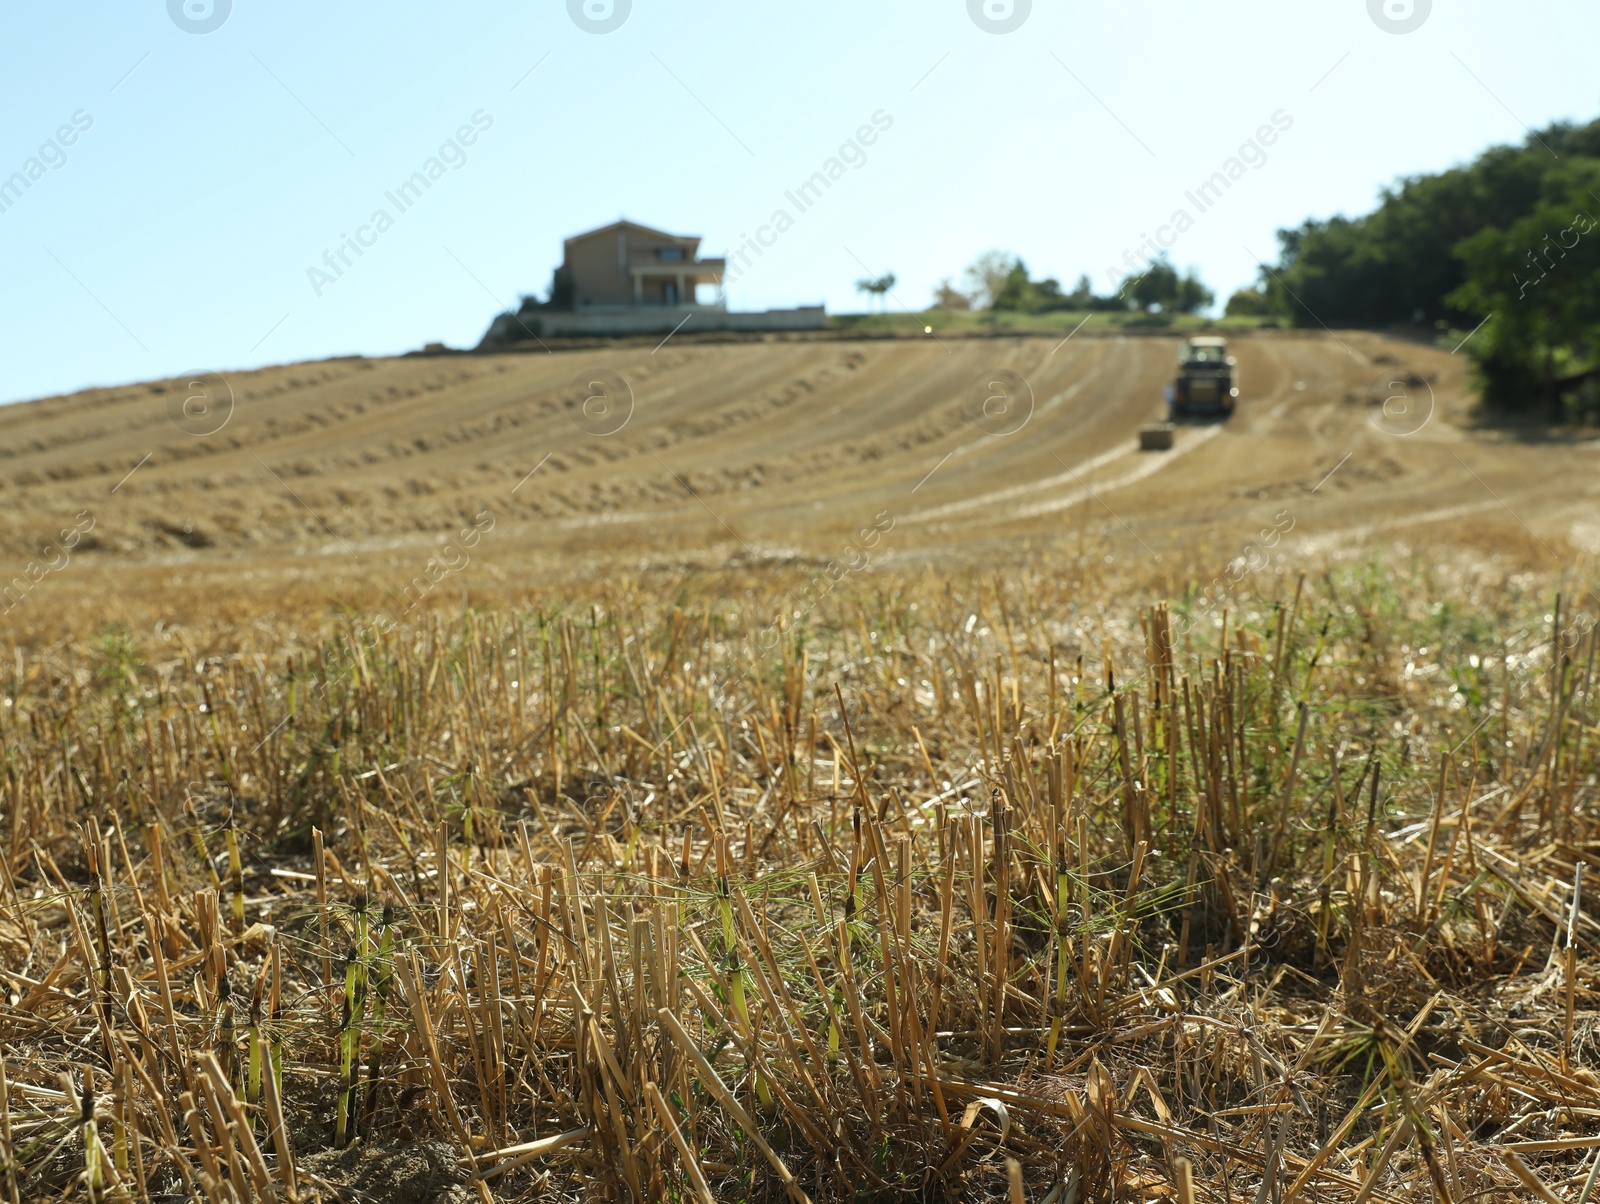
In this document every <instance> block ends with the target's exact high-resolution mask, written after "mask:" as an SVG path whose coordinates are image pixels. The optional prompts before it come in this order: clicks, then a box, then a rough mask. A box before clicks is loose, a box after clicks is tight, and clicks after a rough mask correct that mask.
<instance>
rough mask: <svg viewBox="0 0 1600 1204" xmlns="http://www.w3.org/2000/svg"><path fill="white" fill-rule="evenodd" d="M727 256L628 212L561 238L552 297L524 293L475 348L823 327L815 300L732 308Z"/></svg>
mask: <svg viewBox="0 0 1600 1204" xmlns="http://www.w3.org/2000/svg"><path fill="white" fill-rule="evenodd" d="M726 271H727V261H726V260H725V259H722V258H707V259H703V258H701V256H700V236H699V235H697V234H668V233H667V232H666V231H665V230H657V229H655V228H653V227H651V226H645V225H641V224H640V223H638V222H630V221H627V220H626V219H624V220H621V221H615V222H612V223H611V224H610V225H608V226H601V227H599V228H598V229H596V230H589V231H587V232H585V233H583V234H574V235H573V236H572V237H571V238H569V239H567V240H566V241H565V242H564V243H563V244H562V260H561V265H560V266H559V267H558V268H556V270H555V273H554V275H553V276H552V277H551V281H550V298H549V300H547V301H539V300H537V299H536V298H533V297H525V298H524V299H523V302H522V306H521V308H519V309H518V310H517V311H516V312H515V313H503V314H500V315H499V316H498V317H496V318H495V320H494V322H493V323H491V324H490V326H489V330H488V332H487V333H486V334H485V335H484V336H483V341H482V342H481V343H480V344H479V347H480V349H486V348H493V347H504V346H508V345H510V344H513V343H517V342H521V341H523V340H528V339H533V338H539V337H562V336H580V337H581V336H584V335H599V336H621V335H648V334H664V333H666V332H668V331H675V330H679V329H683V330H685V331H704V330H748V331H762V330H821V329H823V328H824V327H825V326H826V325H827V312H826V311H825V310H824V308H823V307H822V306H820V305H814V306H802V307H800V308H797V309H769V310H766V311H764V312H759V313H757V312H751V313H736V312H731V311H729V309H728V307H727V299H726V296H725V295H724V293H723V289H722V282H723V277H724V275H725V273H726Z"/></svg>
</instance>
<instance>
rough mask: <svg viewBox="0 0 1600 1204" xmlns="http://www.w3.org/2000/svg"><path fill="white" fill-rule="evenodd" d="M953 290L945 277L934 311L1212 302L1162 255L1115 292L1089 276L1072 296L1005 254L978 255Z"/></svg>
mask: <svg viewBox="0 0 1600 1204" xmlns="http://www.w3.org/2000/svg"><path fill="white" fill-rule="evenodd" d="M963 284H964V286H965V287H963V288H957V287H956V286H955V285H954V284H952V283H951V282H950V281H949V280H948V279H946V280H945V281H943V282H942V283H941V284H940V285H939V287H938V288H937V289H935V290H934V297H933V303H934V307H935V308H936V309H954V310H969V309H979V310H991V311H993V312H996V313H1024V314H1042V313H1051V312H1054V311H1057V310H1070V311H1073V312H1077V313H1102V312H1105V313H1110V312H1123V313H1126V312H1127V311H1129V310H1138V311H1141V312H1143V313H1151V314H1153V313H1165V314H1174V313H1178V314H1192V313H1196V312H1198V311H1199V310H1202V309H1204V308H1206V307H1207V306H1208V305H1210V304H1211V303H1212V302H1213V301H1214V300H1215V299H1216V298H1215V296H1214V295H1213V294H1212V292H1211V290H1210V289H1208V288H1207V287H1206V286H1205V284H1204V283H1202V282H1201V280H1200V278H1199V277H1198V276H1196V275H1194V274H1193V273H1192V272H1189V273H1180V272H1179V271H1178V269H1177V268H1175V267H1173V266H1172V264H1171V263H1170V262H1169V261H1168V260H1167V258H1166V256H1165V255H1163V256H1162V257H1161V258H1159V259H1156V260H1153V261H1152V262H1151V263H1150V265H1149V266H1148V267H1147V268H1146V269H1145V270H1144V271H1142V272H1138V273H1130V274H1129V275H1128V276H1127V278H1125V279H1124V280H1123V281H1122V283H1121V286H1120V287H1119V288H1118V289H1117V291H1116V292H1115V293H1112V294H1110V295H1109V296H1101V295H1100V294H1098V293H1096V292H1095V291H1094V285H1093V284H1092V283H1091V282H1090V280H1089V277H1088V276H1087V275H1084V276H1079V277H1078V283H1077V284H1076V285H1075V286H1073V289H1072V291H1071V292H1066V291H1064V290H1063V289H1062V287H1061V282H1060V281H1058V280H1056V279H1055V278H1054V277H1051V276H1047V277H1045V278H1044V279H1042V280H1035V279H1033V277H1032V276H1030V275H1029V273H1028V265H1027V264H1025V263H1023V261H1022V260H1021V259H1020V258H1019V257H1017V256H1015V255H1012V254H1009V253H1007V252H1004V251H989V252H987V253H985V254H983V255H980V256H979V257H978V258H977V260H976V261H974V263H973V264H972V266H971V267H969V268H967V270H966V273H965V276H964V278H963Z"/></svg>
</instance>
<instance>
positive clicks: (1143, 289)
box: [1118, 255, 1216, 314]
mask: <svg viewBox="0 0 1600 1204" xmlns="http://www.w3.org/2000/svg"><path fill="white" fill-rule="evenodd" d="M1118 295H1119V296H1124V297H1129V298H1131V299H1132V301H1133V305H1134V308H1135V309H1141V310H1143V311H1144V312H1145V313H1154V312H1155V311H1157V310H1159V311H1160V312H1162V313H1166V314H1174V313H1176V314H1192V313H1195V312H1197V311H1198V310H1202V309H1204V308H1205V307H1206V306H1208V305H1210V304H1211V303H1212V301H1214V300H1215V299H1216V298H1215V296H1214V295H1213V294H1212V292H1211V290H1210V289H1208V288H1207V287H1206V286H1205V285H1204V284H1203V283H1201V281H1200V278H1199V277H1198V276H1196V275H1194V274H1193V273H1192V272H1191V273H1188V274H1186V275H1179V274H1178V269H1177V268H1175V267H1173V266H1172V261H1171V260H1169V259H1168V258H1167V257H1166V256H1165V255H1161V256H1160V257H1159V258H1157V259H1156V260H1154V261H1153V262H1152V263H1151V264H1150V266H1149V267H1148V268H1146V269H1145V270H1144V271H1143V272H1141V273H1139V274H1138V275H1133V276H1128V277H1127V278H1126V279H1124V280H1123V282H1122V287H1121V289H1119V290H1118Z"/></svg>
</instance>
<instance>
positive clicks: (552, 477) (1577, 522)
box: [0, 331, 1600, 621]
mask: <svg viewBox="0 0 1600 1204" xmlns="http://www.w3.org/2000/svg"><path fill="white" fill-rule="evenodd" d="M1175 347H1176V339H1175V338H1174V337H1172V336H1167V335H1159V334H1146V335H1131V334H1105V335H1100V336H1091V335H1089V334H1087V333H1086V334H1083V335H1080V336H1078V337H1075V338H1072V339H1071V340H1069V341H1067V342H1065V343H1063V342H1061V341H1060V340H1059V339H1055V338H1026V337H999V338H948V339H939V338H928V337H923V338H916V339H906V338H901V339H861V340H851V339H846V338H826V339H795V340H788V341H760V342H757V341H745V342H709V343H696V342H694V341H692V340H687V339H684V340H674V341H672V342H669V343H667V344H666V345H665V346H661V347H659V348H655V347H653V346H652V345H650V344H640V345H637V346H634V345H605V346H597V347H592V348H576V349H564V350H559V351H554V352H550V353H544V352H540V351H537V350H535V351H533V352H526V353H508V354H496V355H481V356H479V355H444V356H412V357H403V358H395V359H359V358H357V359H344V360H331V361H326V362H321V363H312V364H299V365H288V366H283V367H276V368H268V369H263V370H260V371H252V372H240V373H233V374H229V375H228V376H227V378H226V379H224V378H221V377H207V378H205V381H204V387H203V388H202V389H201V390H200V391H198V392H196V391H195V390H193V389H191V388H189V387H188V386H187V384H186V383H185V382H172V381H169V382H160V383H154V384H141V385H135V386H128V387H122V388H108V389H99V390H93V391H89V392H86V393H81V394H77V395H73V396H70V397H59V398H52V399H47V400H43V401H39V402H34V403H30V404H25V405H18V406H13V407H10V408H7V409H5V410H0V502H3V503H4V505H3V512H0V548H3V549H4V555H5V556H6V557H7V559H8V561H9V563H10V567H11V571H10V572H9V573H8V574H7V578H8V579H10V578H11V577H13V576H14V575H15V574H18V573H22V572H24V571H25V568H26V566H27V564H28V563H29V560H28V558H29V557H30V556H37V555H38V554H39V551H38V549H40V548H41V547H44V545H45V544H46V542H47V541H50V540H52V539H57V540H59V536H60V532H61V531H62V530H63V529H67V528H72V527H73V526H74V525H76V526H79V527H83V528H85V529H84V531H83V532H82V534H81V535H80V537H79V539H78V546H77V547H75V548H74V549H73V550H72V553H71V562H72V565H73V569H74V572H77V571H82V570H84V566H87V570H86V571H89V572H106V573H111V574H113V576H116V575H119V574H128V573H134V574H136V575H137V574H138V573H141V572H149V573H150V574H152V575H153V576H154V577H157V578H163V577H165V576H170V575H173V574H176V575H177V576H179V577H181V578H182V579H183V580H186V581H189V582H206V581H217V582H226V583H227V584H228V588H230V589H249V588H251V586H250V585H248V584H246V581H247V580H249V581H254V582H255V583H256V584H257V585H262V584H266V583H271V582H274V581H278V580H280V579H284V580H287V579H295V578H297V577H304V578H306V579H307V580H312V579H314V581H315V588H317V589H318V590H320V591H323V592H324V593H326V594H327V595H329V596H345V595H346V594H347V593H350V592H351V591H355V592H357V593H360V592H362V591H369V590H370V589H372V588H374V587H375V588H377V589H379V590H389V589H391V588H398V587H399V586H401V585H402V584H403V583H405V582H408V581H414V580H415V579H416V578H417V576H418V575H419V574H422V573H424V571H425V567H426V565H427V562H428V559H429V557H430V555H431V554H432V553H433V552H434V551H435V550H436V549H438V548H441V547H444V548H445V549H446V551H445V554H447V555H450V556H454V555H455V553H451V552H449V551H448V545H445V543H444V541H446V540H447V539H449V538H451V537H459V534H460V532H461V531H463V530H464V529H470V528H472V527H473V526H474V522H475V520H476V522H477V526H478V528H479V530H480V531H481V532H484V533H483V534H482V541H481V544H478V543H477V542H476V541H474V547H473V551H472V553H471V559H472V562H473V564H474V565H486V566H488V569H487V572H485V573H483V574H476V573H475V574H473V575H472V576H471V577H464V578H461V579H459V580H457V581H455V582H453V585H452V588H456V587H468V586H470V588H472V589H480V588H491V587H492V586H493V585H494V584H495V583H496V582H499V583H509V584H513V585H516V584H527V583H532V582H546V583H548V582H549V581H552V580H555V579H570V578H574V577H581V576H584V575H587V574H592V573H594V572H602V571H603V572H610V571H614V570H615V569H616V568H617V567H618V566H621V567H624V568H627V569H628V570H630V571H632V570H634V569H640V570H643V569H650V568H662V567H668V568H675V567H684V566H702V567H716V566H718V565H724V564H727V563H730V562H738V563H762V562H773V563H777V564H790V565H798V566H799V567H801V568H804V567H805V566H807V565H825V564H826V563H827V562H828V561H829V560H830V559H837V558H838V557H840V556H841V555H843V554H844V552H845V548H846V546H847V545H846V541H847V540H848V539H849V538H850V537H851V535H852V534H854V533H857V532H859V530H860V529H862V528H863V527H867V526H871V525H872V524H873V523H874V521H878V522H882V523H885V524H887V523H889V522H890V521H892V524H893V532H894V533H893V538H892V539H890V540H887V541H885V542H886V547H885V548H884V549H879V550H878V555H877V557H876V560H877V562H879V563H882V559H883V556H884V555H885V554H886V553H888V552H892V555H893V556H894V557H898V558H900V559H901V560H902V561H905V562H910V563H913V564H919V563H931V564H934V565H948V564H960V563H972V562H983V563H1002V562H1008V563H1014V562H1016V561H1017V560H1018V559H1020V558H1023V557H1025V556H1027V555H1029V554H1030V553H1029V549H1041V548H1048V547H1050V546H1054V545H1057V544H1063V543H1065V544H1067V545H1069V546H1072V547H1075V548H1080V549H1081V547H1082V546H1084V541H1085V540H1090V541H1099V542H1103V543H1104V544H1105V554H1106V555H1110V556H1113V557H1121V558H1123V559H1124V560H1125V561H1141V562H1145V563H1147V564H1150V565H1154V564H1157V563H1163V564H1165V565H1166V568H1167V570H1168V571H1167V573H1166V574H1165V575H1166V576H1167V577H1168V578H1170V581H1171V583H1174V584H1179V585H1181V583H1182V580H1183V577H1182V573H1185V572H1188V573H1192V574H1194V575H1196V576H1199V575H1203V574H1206V573H1208V572H1216V571H1220V569H1221V567H1223V566H1225V565H1226V564H1227V563H1228V562H1229V560H1231V559H1233V558H1235V557H1237V556H1239V555H1240V554H1241V550H1242V549H1244V548H1245V547H1246V546H1247V545H1249V544H1250V543H1251V541H1252V540H1253V539H1255V537H1256V536H1257V534H1258V533H1259V532H1260V531H1262V530H1263V529H1267V528H1273V527H1275V526H1285V525H1286V524H1289V523H1292V524H1293V530H1292V535H1289V534H1286V536H1285V538H1284V541H1283V547H1282V548H1280V549H1278V551H1277V552H1275V555H1297V556H1298V555H1300V554H1302V553H1304V554H1319V555H1320V554H1321V553H1323V552H1328V551H1337V550H1339V549H1347V550H1348V549H1353V548H1355V547H1357V546H1358V545H1362V544H1365V543H1368V542H1370V541H1372V540H1375V539H1380V540H1382V541H1384V542H1386V543H1387V542H1393V541H1397V540H1399V541H1404V540H1410V541H1426V542H1428V543H1430V544H1459V545H1462V546H1465V547H1468V548H1474V549H1490V550H1492V551H1504V552H1505V553H1507V554H1508V555H1509V554H1515V555H1518V556H1527V555H1531V556H1533V557H1535V558H1538V557H1540V556H1544V557H1545V558H1546V559H1549V560H1551V561H1552V562H1553V560H1554V558H1555V557H1556V556H1558V555H1564V554H1565V553H1566V551H1567V550H1568V549H1569V547H1570V546H1572V545H1580V546H1592V545H1593V544H1594V543H1595V542H1596V541H1597V540H1600V524H1597V523H1596V520H1595V519H1594V517H1593V515H1594V513H1595V507H1594V498H1595V491H1596V489H1597V485H1596V476H1595V472H1594V467H1595V464H1596V453H1597V450H1600V444H1596V443H1594V442H1588V443H1583V442H1559V441H1545V440H1543V439H1542V438H1538V437H1535V436H1536V435H1537V432H1534V431H1531V430H1529V429H1524V430H1520V431H1508V430H1504V429H1487V428H1485V429H1479V428H1478V427H1476V426H1475V425H1474V423H1473V420H1472V416H1471V410H1470V395H1469V381H1468V370H1467V368H1468V366H1467V365H1466V364H1464V363H1463V362H1462V359H1461V357H1452V356H1450V355H1448V354H1446V353H1445V352H1443V351H1439V350H1436V349H1433V348H1428V347H1422V346H1417V345H1414V344H1409V343H1403V342H1398V341H1394V340H1389V339H1385V338H1383V337H1380V336H1377V335H1372V334H1364V333H1340V334H1332V333H1328V332H1320V331H1319V332H1315V333H1309V332H1298V331H1260V332H1255V333H1253V334H1251V335H1249V336H1248V337H1240V338H1237V339H1236V341H1235V350H1236V351H1237V354H1238V357H1239V361H1240V379H1241V382H1242V388H1243V395H1242V399H1241V403H1240V409H1239V413H1238V415H1237V416H1236V417H1235V418H1234V420H1233V421H1232V422H1230V423H1228V424H1226V425H1213V426H1206V425H1196V426H1192V427H1186V428H1184V429H1182V430H1181V431H1180V432H1179V439H1178V444H1177V447H1176V449H1175V450H1174V451H1172V452H1170V453H1140V452H1138V451H1137V450H1135V435H1136V432H1137V428H1138V427H1139V425H1140V424H1141V423H1143V422H1147V421H1150V420H1152V419H1153V418H1156V417H1158V416H1159V414H1160V409H1161V402H1160V397H1161V391H1162V387H1163V385H1164V383H1165V381H1166V380H1167V379H1168V378H1169V376H1170V372H1171V368H1172V361H1173V358H1174V354H1175ZM999 370H1003V371H1005V372H1009V373H1013V374H1015V376H1014V377H1008V378H1006V379H1009V380H1012V381H1013V384H1012V386H1011V387H1012V388H1013V389H1015V390H1016V391H1017V393H1016V397H1015V398H1014V399H1013V403H1014V404H1012V406H1011V409H1010V412H1009V413H1006V414H1001V415H998V416H995V415H991V416H990V417H988V418H985V417H983V415H982V414H981V404H982V400H983V398H982V396H981V395H979V396H976V399H975V400H974V399H971V398H969V396H968V393H969V387H970V386H971V385H972V384H973V382H975V381H978V382H982V381H985V380H988V379H991V378H992V377H993V374H994V373H995V372H996V371H999ZM606 373H609V374H613V375H612V376H609V377H607V376H604V375H603V374H606ZM580 378H581V379H583V380H590V379H606V380H610V381H612V384H611V385H610V386H608V387H609V388H610V390H611V392H612V394H613V396H612V397H611V398H610V399H609V400H608V399H606V398H605V397H601V396H598V395H596V396H595V397H593V398H591V399H590V401H589V405H588V412H587V413H586V412H585V408H584V401H585V398H586V397H588V396H589V395H588V394H587V393H585V392H582V391H580V389H579V387H578V385H577V384H576V383H575V382H577V381H579V379H580ZM1407 381H1410V382H1412V383H1410V384H1407V383H1405V382H1407ZM618 382H620V383H618ZM1018 382H1021V383H1018ZM1391 382H1394V383H1392V384H1391ZM230 396H231V405H230V402H229V398H230ZM1030 399H1031V400H1030ZM975 406H976V407H977V408H976V409H975V408H974V407H975ZM185 407H187V412H186V410H185ZM1001 408H1005V406H1004V404H1003V403H1002V405H1001ZM607 432H610V433H607ZM1330 474H1331V475H1330ZM79 515H82V516H84V517H79V518H75V517H74V516H79ZM875 516H883V517H881V518H878V519H876V520H875ZM91 521H92V529H88V526H89V525H90V524H91ZM490 527H492V533H488V532H487V529H488V528H490ZM1286 530H1287V528H1286ZM1163 553H1165V554H1166V559H1165V560H1162V559H1161V557H1162V554H1163ZM45 554H47V555H49V554H50V553H49V551H48V548H46V549H45ZM307 558H311V559H309V560H308V559H307ZM241 568H243V569H245V570H246V571H249V572H250V573H251V575H250V576H249V578H248V579H247V578H246V576H245V573H244V572H241ZM255 570H259V572H256V571H255ZM1173 574H1177V576H1173ZM129 580H133V578H129ZM42 585H43V583H42V582H41V583H40V587H41V588H42ZM20 613H21V612H20V611H13V612H12V616H13V621H18V616H19V615H20Z"/></svg>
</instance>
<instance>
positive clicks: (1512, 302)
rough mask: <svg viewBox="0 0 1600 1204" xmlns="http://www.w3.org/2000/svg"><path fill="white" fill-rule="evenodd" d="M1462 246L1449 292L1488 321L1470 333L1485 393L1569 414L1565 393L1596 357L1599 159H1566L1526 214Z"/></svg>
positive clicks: (1452, 300) (1453, 301)
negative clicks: (1457, 280) (1457, 279)
mask: <svg viewBox="0 0 1600 1204" xmlns="http://www.w3.org/2000/svg"><path fill="white" fill-rule="evenodd" d="M1456 251H1457V255H1458V257H1459V259H1460V261H1461V264H1462V268H1463V271H1464V273H1465V275H1466V281H1465V283H1464V284H1462V286H1461V287H1460V288H1458V289H1456V290H1455V291H1454V292H1452V293H1451V294H1450V295H1449V296H1448V297H1447V298H1445V300H1446V302H1447V303H1448V304H1450V305H1452V306H1454V307H1458V308H1459V309H1461V310H1462V311H1464V312H1465V313H1467V314H1469V315H1471V314H1478V315H1481V318H1482V319H1486V320H1484V321H1483V326H1482V328H1481V330H1480V331H1479V332H1478V334H1477V337H1476V338H1475V339H1473V341H1472V354H1473V356H1474V358H1475V359H1476V361H1477V365H1478V371H1479V375H1480V376H1481V377H1482V383H1483V388H1484V400H1485V401H1487V402H1488V403H1489V404H1491V405H1494V406H1498V407H1501V408H1507V409H1524V408H1530V407H1531V406H1532V405H1534V404H1542V405H1543V406H1544V407H1545V408H1546V410H1547V412H1548V413H1549V415H1550V417H1552V418H1554V419H1558V420H1559V419H1561V418H1563V417H1565V413H1564V410H1565V405H1564V403H1563V394H1564V393H1567V392H1575V391H1576V389H1577V387H1578V386H1579V385H1580V384H1582V383H1583V381H1584V380H1586V379H1590V380H1592V379H1593V378H1594V377H1595V375H1596V371H1595V370H1596V361H1597V357H1600V161H1597V160H1594V159H1573V160H1569V161H1567V162H1566V163H1565V164H1564V165H1563V166H1561V167H1559V168H1557V169H1555V170H1553V171H1551V172H1550V173H1549V174H1548V176H1547V177H1546V187H1545V196H1544V198H1543V199H1542V200H1541V201H1540V203H1539V204H1538V205H1536V206H1535V207H1533V208H1532V209H1531V210H1530V211H1529V212H1528V213H1527V214H1526V215H1525V216H1523V217H1521V218H1519V219H1518V220H1517V221H1515V222H1513V223H1511V224H1510V225H1509V226H1507V227H1506V228H1504V229H1502V228H1499V227H1495V226H1490V227H1486V228H1485V229H1482V230H1479V231H1478V232H1477V233H1476V234H1474V235H1473V236H1472V237H1470V238H1467V239H1464V240H1463V241H1462V242H1461V243H1460V244H1459V245H1458V247H1457V248H1456Z"/></svg>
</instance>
